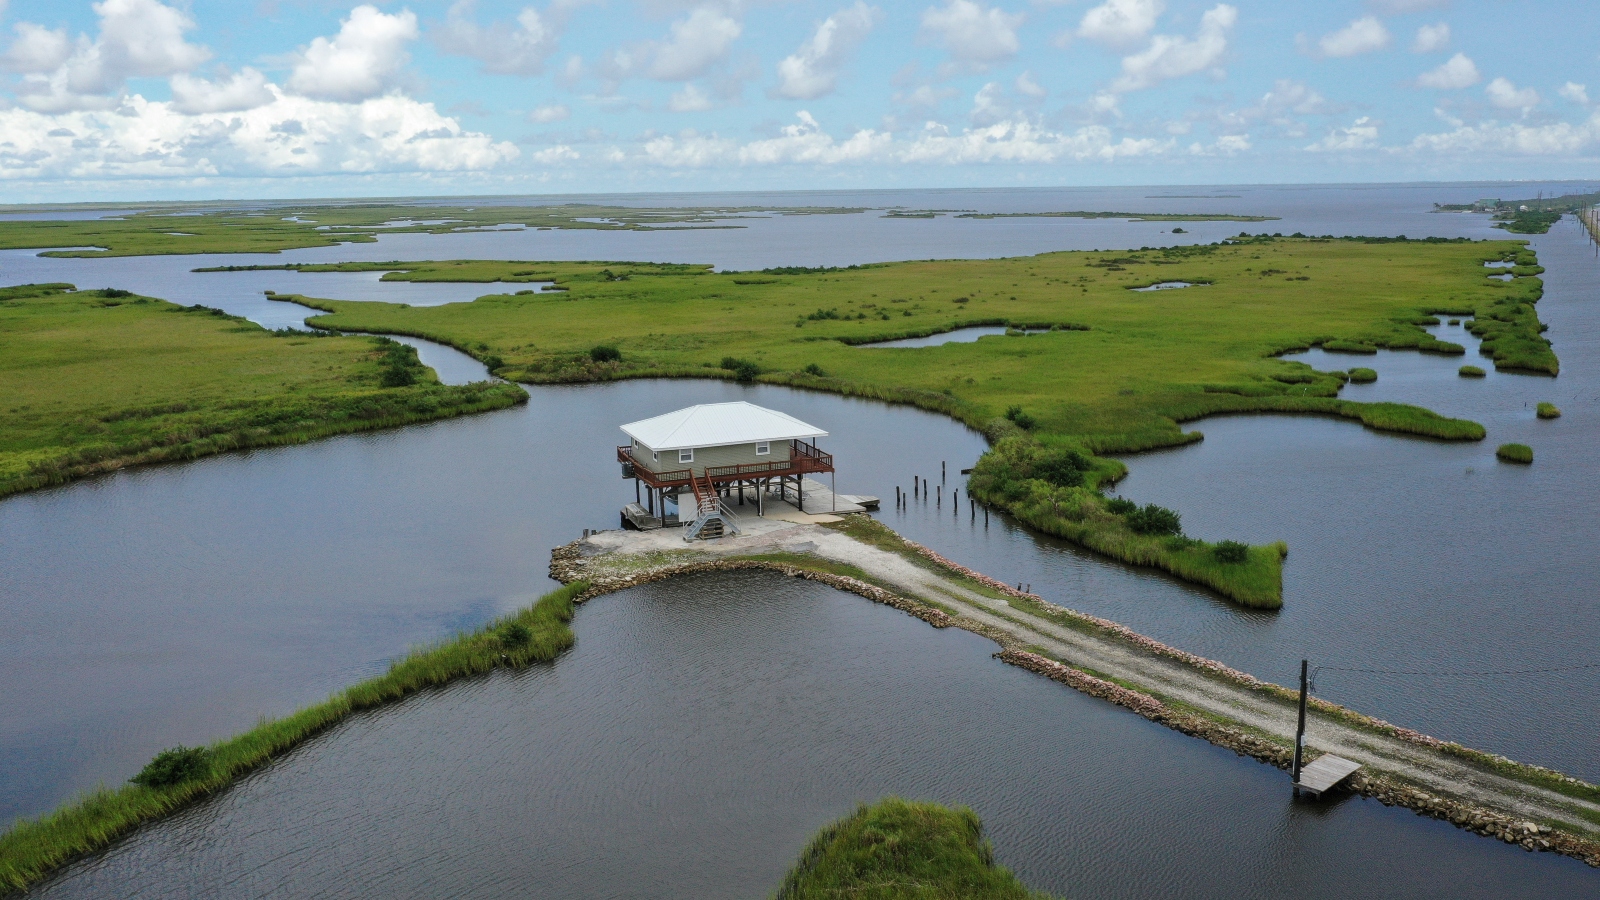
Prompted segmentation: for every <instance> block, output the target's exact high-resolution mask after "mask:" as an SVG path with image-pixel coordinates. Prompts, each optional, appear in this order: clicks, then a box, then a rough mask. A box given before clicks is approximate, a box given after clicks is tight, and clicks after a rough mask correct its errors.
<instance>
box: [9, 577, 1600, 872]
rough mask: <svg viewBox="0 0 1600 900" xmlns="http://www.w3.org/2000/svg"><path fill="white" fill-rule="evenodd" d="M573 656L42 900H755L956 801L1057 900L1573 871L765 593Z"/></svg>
mask: <svg viewBox="0 0 1600 900" xmlns="http://www.w3.org/2000/svg"><path fill="white" fill-rule="evenodd" d="M575 626H576V628H577V630H578V634H579V638H578V645H577V647H576V648H575V649H574V650H573V651H571V652H570V653H568V654H567V655H566V656H564V657H563V658H562V659H561V660H560V661H559V662H557V663H556V664H554V665H551V666H543V667H538V668H535V669H533V670H531V671H527V672H524V673H520V674H517V675H508V674H498V675H495V676H493V677H488V678H482V679H476V680H473V681H470V682H466V683H461V684H457V685H454V686H452V687H450V688H448V689H446V690H441V691H433V692H429V693H428V694H426V695H423V696H419V697H415V698H413V699H411V700H409V701H407V702H405V703H402V704H400V705H398V706H396V707H392V708H390V709H387V710H385V711H382V712H379V713H375V714H371V715H363V716H359V717H357V718H356V719H354V720H353V721H350V722H349V723H347V724H345V725H343V726H341V727H339V728H337V729H336V730H335V731H334V732H332V733H331V734H328V735H326V736H325V737H323V738H320V739H318V740H316V741H314V742H312V743H311V744H310V745H308V746H306V747H304V748H303V749H301V750H298V751H296V752H294V753H291V754H290V755H289V756H288V757H286V758H285V759H283V760H282V761H280V762H279V763H277V764H275V765H273V766H272V767H271V768H269V769H267V770H265V771H263V772H260V773H258V774H257V775H255V776H252V777H251V778H249V779H247V780H245V781H244V782H243V783H242V784H240V785H239V786H238V787H237V788H236V789H234V790H231V791H229V792H228V793H226V794H224V795H223V796H221V797H219V798H217V799H216V800H215V801H213V802H208V803H204V804H201V805H198V806H196V807H193V808H191V809H189V810H187V811H185V812H183V813H181V814H179V815H178V816H176V817H174V818H173V819H172V820H169V821H167V822H163V823H161V824H159V825H156V826H154V827H151V828H147V829H144V830H142V831H141V832H139V833H138V834H136V835H135V836H134V837H132V838H131V839H129V840H127V841H125V842H123V843H122V844H120V845H118V846H117V847H116V848H115V849H114V850H112V851H110V852H108V853H106V854H104V855H102V856H101V857H99V858H97V859H94V860H91V861H88V862H86V863H82V864H79V865H77V866H74V867H73V868H72V869H70V870H69V871H68V872H67V873H66V874H65V876H64V877H62V878H60V879H59V880H58V881H57V882H56V883H55V884H53V885H50V886H49V887H47V888H46V889H44V890H41V891H38V892H36V896H39V897H41V898H88V897H103V896H116V897H126V898H135V897H173V896H197V897H198V896H226V897H229V898H253V897H262V898H265V897H283V896H292V897H316V898H377V897H467V896H470V897H508V898H509V897H528V896H537V897H540V898H550V900H557V898H574V900H576V898H605V897H615V898H623V897H695V898H707V900H711V898H723V897H726V898H750V897H760V896H765V895H766V894H768V893H769V892H770V891H771V890H772V889H773V888H774V887H776V886H777V884H778V882H779V880H780V879H781V877H782V875H783V872H784V871H785V870H786V869H787V867H788V866H789V865H790V864H791V863H792V862H793V860H794V859H795V858H796V856H797V855H798V854H799V851H800V849H801V848H802V847H803V846H804V844H805V842H806V840H807V839H808V838H809V837H810V836H811V834H812V832H813V831H814V830H815V829H816V828H818V827H820V826H821V825H822V824H824V823H826V822H828V821H830V820H832V819H834V818H837V817H838V816H840V815H842V814H844V813H846V812H848V811H849V810H850V809H851V807H852V806H853V805H854V804H855V803H856V802H857V801H862V800H872V799H875V798H877V797H881V796H884V795H886V794H890V793H895V794H900V795H903V796H910V797H917V798H929V799H935V800H940V801H943V802H947V803H966V804H969V805H971V806H972V807H973V808H974V809H975V810H976V811H977V812H978V813H979V814H980V815H981V816H982V817H983V819H984V821H985V823H986V825H987V826H988V829H989V834H990V836H991V837H992V838H993V839H994V841H995V843H996V846H997V849H998V856H999V858H1000V860H1001V861H1002V862H1003V863H1005V864H1007V865H1010V866H1012V867H1014V868H1015V870H1016V871H1017V872H1018V873H1019V874H1020V875H1021V876H1022V877H1023V879H1025V880H1026V881H1027V882H1028V883H1029V884H1030V885H1032V886H1034V887H1036V888H1040V889H1045V890H1049V891H1052V892H1053V893H1055V894H1056V895H1058V896H1070V897H1079V898H1083V897H1100V898H1128V900H1135V898H1137V900H1145V898H1151V897H1186V898H1188V897H1192V898H1218V900H1224V898H1225V900H1239V898H1274V900H1276V898H1281V897H1287V896H1303V897H1308V898H1330V900H1333V898H1341V900H1342V898H1348V897H1363V898H1368V897H1370V898H1388V897H1393V898H1458V897H1462V896H1468V895H1471V896H1485V897H1506V898H1520V897H1527V898H1534V897H1543V898H1548V897H1561V896H1567V897H1577V896H1584V895H1585V894H1586V893H1589V892H1592V891H1593V890H1594V888H1595V886H1596V877H1595V875H1594V874H1593V873H1592V872H1591V871H1590V870H1589V869H1588V868H1587V867H1586V866H1583V865H1582V864H1580V863H1577V862H1575V861H1573V860H1568V859H1557V858H1552V857H1547V856H1535V855H1533V854H1529V853H1525V852H1523V851H1522V850H1520V849H1518V848H1514V847H1509V846H1507V845H1505V844H1500V843H1496V842H1490V841H1486V840H1484V839H1482V838H1477V837H1474V836H1472V835H1469V834H1466V833H1465V832H1460V831H1457V830H1456V829H1454V828H1451V827H1448V826H1444V825H1441V824H1439V823H1437V822H1433V821H1431V820H1422V819H1418V818H1417V817H1416V816H1414V815H1412V814H1411V813H1409V812H1407V811H1403V810H1398V809H1386V808H1385V807H1383V806H1381V805H1380V804H1378V803H1375V802H1373V801H1366V800H1360V799H1345V800H1341V801H1337V802H1333V803H1328V804H1317V803H1294V802H1291V801H1290V798H1289V791H1288V785H1287V784H1286V782H1285V780H1284V777H1283V775H1282V773H1280V772H1278V771H1277V770H1275V769H1270V768H1267V767H1265V766H1261V765H1258V764H1256V763H1254V762H1252V761H1250V760H1247V759H1241V758H1239V757H1237V756H1235V755H1233V754H1232V753H1230V752H1227V751H1225V750H1219V749H1218V748H1215V747H1212V746H1210V745H1209V744H1206V743H1204V742H1201V741H1195V740H1192V739H1189V738H1186V737H1183V736H1182V735H1179V734H1177V733H1176V732H1172V731H1168V730H1166V729H1164V728H1161V727H1159V726H1156V725H1153V724H1151V723H1149V722H1146V721H1145V720H1143V719H1140V718H1138V717H1137V716H1132V715H1128V714H1127V713H1125V712H1123V711H1121V710H1118V709H1116V708H1115V707H1112V706H1110V705H1108V704H1104V703H1101V702H1099V701H1096V700H1092V699H1090V698H1087V697H1085V696H1083V695H1081V694H1078V693H1077V692H1075V691H1071V690H1068V689H1066V688H1063V687H1061V686H1060V685H1057V684H1055V683H1053V682H1050V681H1047V680H1045V679H1042V678H1039V677H1038V676H1035V675H1032V674H1030V673H1028V672H1024V671H1022V670H1020V669H1016V668H1013V667H1010V666H1006V665H1004V664H1002V663H1000V662H998V661H996V660H994V659H991V658H990V653H991V651H992V650H993V649H994V645H993V644H992V643H990V642H989V641H987V640H985V639H983V638H979V637H977V636H975V635H971V634H968V633H966V632H962V631H959V630H956V629H949V630H945V631H937V630H934V629H932V628H929V627H928V626H926V625H924V624H922V623H921V622H919V621H916V620H914V619H912V618H910V617H908V616H904V615H902V614H900V613H897V612H895V611H893V610H890V609H888V608H886V607H882V606H877V605H875V604H871V603H868V602H866V601H864V600H862V599H860V598H858V597H854V596H851V595H846V594H841V593H838V592H835V591H833V590H831V589H829V588H826V587H822V586H820V585H816V584H814V583H811V582H805V581H800V580H797V579H786V578H782V577H779V576H775V575H770V574H756V573H741V574H734V575H731V576H717V577H694V578H685V579H679V580H675V581H672V582H667V583H659V584H654V585H648V586H645V587H641V588H635V589H633V590H629V591H626V592H623V593H621V594H617V595H612V596H608V597H602V598H600V599H597V600H594V601H592V602H591V603H590V605H588V606H586V607H584V608H582V609H580V611H579V613H578V616H577V619H576V622H575Z"/></svg>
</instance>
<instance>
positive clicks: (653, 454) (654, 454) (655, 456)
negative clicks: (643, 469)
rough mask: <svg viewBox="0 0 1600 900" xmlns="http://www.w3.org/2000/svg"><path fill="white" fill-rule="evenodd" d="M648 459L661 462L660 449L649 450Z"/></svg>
mask: <svg viewBox="0 0 1600 900" xmlns="http://www.w3.org/2000/svg"><path fill="white" fill-rule="evenodd" d="M650 459H651V460H653V461H655V462H661V451H659V450H651V451H650Z"/></svg>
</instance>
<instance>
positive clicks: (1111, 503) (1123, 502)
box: [1106, 497, 1139, 516]
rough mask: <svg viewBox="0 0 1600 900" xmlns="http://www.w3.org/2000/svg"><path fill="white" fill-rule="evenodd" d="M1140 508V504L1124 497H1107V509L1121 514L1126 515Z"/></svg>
mask: <svg viewBox="0 0 1600 900" xmlns="http://www.w3.org/2000/svg"><path fill="white" fill-rule="evenodd" d="M1138 508H1139V504H1137V503H1135V502H1133V501H1132V500H1129V499H1126V498H1124V497H1109V498H1107V499H1106V509H1108V510H1110V511H1111V512H1113V513H1115V514H1117V515H1119V516H1125V515H1127V514H1128V513H1131V512H1133V511H1134V510H1136V509H1138Z"/></svg>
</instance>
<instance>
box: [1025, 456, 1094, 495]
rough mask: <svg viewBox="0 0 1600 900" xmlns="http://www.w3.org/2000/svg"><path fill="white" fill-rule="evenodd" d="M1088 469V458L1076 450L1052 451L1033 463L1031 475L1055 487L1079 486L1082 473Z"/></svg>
mask: <svg viewBox="0 0 1600 900" xmlns="http://www.w3.org/2000/svg"><path fill="white" fill-rule="evenodd" d="M1087 471H1089V460H1088V459H1086V458H1085V457H1084V455H1083V454H1082V453H1079V452H1078V451H1076V450H1065V451H1061V452H1058V453H1052V454H1050V455H1048V456H1045V457H1042V458H1040V459H1037V460H1035V461H1034V463H1033V475H1034V477H1035V478H1040V479H1043V480H1045V481H1048V482H1050V483H1051V484H1053V485H1055V486H1056V487H1079V486H1080V485H1082V484H1083V473H1084V472H1087Z"/></svg>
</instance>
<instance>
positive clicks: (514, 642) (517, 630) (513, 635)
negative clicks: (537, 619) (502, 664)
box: [500, 622, 533, 648]
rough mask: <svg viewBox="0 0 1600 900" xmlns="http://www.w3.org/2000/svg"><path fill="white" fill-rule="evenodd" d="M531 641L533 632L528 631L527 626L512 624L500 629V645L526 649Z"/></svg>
mask: <svg viewBox="0 0 1600 900" xmlns="http://www.w3.org/2000/svg"><path fill="white" fill-rule="evenodd" d="M531 640H533V632H532V631H529V630H528V626H526V625H524V624H522V623H521V622H512V623H511V624H510V625H507V626H506V627H504V628H502V629H500V643H502V644H504V645H506V646H507V647H512V648H522V647H526V646H528V642H529V641H531Z"/></svg>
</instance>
